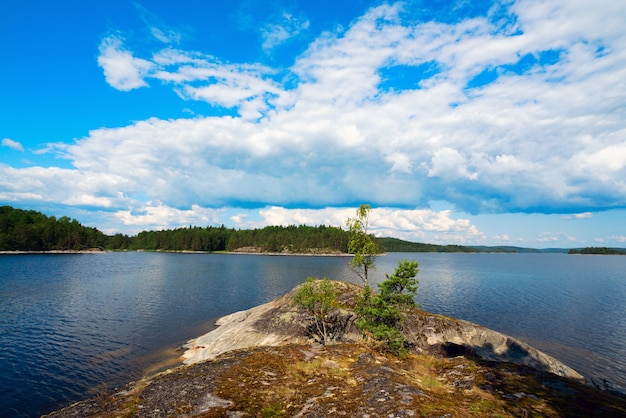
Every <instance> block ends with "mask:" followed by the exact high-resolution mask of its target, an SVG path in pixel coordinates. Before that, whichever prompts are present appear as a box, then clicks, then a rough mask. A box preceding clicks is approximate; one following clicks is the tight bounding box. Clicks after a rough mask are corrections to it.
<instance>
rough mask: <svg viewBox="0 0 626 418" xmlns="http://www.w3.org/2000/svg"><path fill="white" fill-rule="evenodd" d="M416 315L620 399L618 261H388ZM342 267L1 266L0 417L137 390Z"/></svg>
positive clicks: (269, 260) (203, 262)
mask: <svg viewBox="0 0 626 418" xmlns="http://www.w3.org/2000/svg"><path fill="white" fill-rule="evenodd" d="M404 258H409V259H414V260H417V261H419V262H420V273H419V276H418V278H419V280H420V289H419V292H418V297H417V301H418V303H420V304H421V305H422V307H423V308H425V309H426V310H429V311H431V312H435V313H441V314H445V315H450V316H454V317H458V318H462V319H466V320H469V321H473V322H477V323H479V324H481V325H484V326H487V327H489V328H493V329H495V330H498V331H501V332H505V333H507V334H510V335H513V336H516V337H518V338H521V339H522V340H524V341H526V342H528V343H530V344H532V345H534V346H536V347H537V348H539V349H541V350H543V351H545V352H547V353H548V354H550V355H552V356H554V357H556V358H558V359H560V360H562V361H564V362H565V363H567V364H568V365H570V366H572V367H574V368H575V369H577V370H578V371H579V372H581V373H583V374H584V375H585V376H587V377H592V378H594V379H595V380H598V381H600V380H601V379H607V381H608V382H610V384H612V385H614V386H615V387H616V388H618V389H621V390H626V361H625V359H626V304H625V303H624V301H625V300H626V257H619V256H568V255H564V254H431V253H427V254H397V253H395V254H394V253H392V254H389V255H386V256H382V257H379V258H378V260H377V264H378V268H377V270H376V271H375V272H374V277H373V281H374V282H377V281H380V280H383V279H384V273H390V272H392V271H393V270H394V268H395V266H396V264H397V261H398V260H399V259H404ZM347 260H348V259H347V258H345V257H295V256H294V257H276V256H250V255H225V254H222V255H218V254H169V253H106V254H81V255H53V254H45V255H44V254H42V255H2V256H0V353H1V354H0V416H2V417H4V416H6V417H34V416H39V415H41V414H43V413H47V412H49V411H51V410H53V409H55V408H58V407H60V406H63V405H66V404H68V403H71V402H74V401H76V400H79V399H81V398H83V397H85V396H87V395H88V394H90V393H94V392H96V391H98V390H103V389H104V388H106V387H110V386H119V385H123V384H124V383H126V382H127V381H130V380H134V379H137V378H140V377H141V376H142V375H143V374H144V373H145V371H146V369H148V368H151V366H153V365H154V364H155V363H157V362H159V361H160V360H162V359H163V358H164V357H166V354H167V355H169V356H170V358H171V356H172V350H173V349H174V348H177V347H180V345H181V344H183V343H184V342H185V341H186V340H188V339H190V338H194V337H196V336H198V335H200V334H202V333H204V332H206V331H207V330H209V329H211V327H212V324H213V322H214V320H215V319H216V318H218V317H220V316H223V315H226V314H228V313H231V312H234V311H238V310H242V309H247V308H250V307H252V306H255V305H258V304H260V303H264V302H267V301H269V300H272V299H274V298H276V297H278V296H281V295H283V294H284V293H285V292H287V291H289V290H290V289H291V288H293V287H294V286H295V285H297V284H298V283H301V282H302V281H304V280H305V279H306V278H307V277H308V276H316V277H324V276H327V277H329V278H333V279H340V280H349V281H358V279H355V277H354V275H353V273H352V272H351V271H350V270H349V269H348V268H347V265H346V264H347Z"/></svg>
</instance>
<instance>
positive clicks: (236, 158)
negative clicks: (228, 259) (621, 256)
mask: <svg viewBox="0 0 626 418" xmlns="http://www.w3.org/2000/svg"><path fill="white" fill-rule="evenodd" d="M625 24H626V2H622V1H615V0H597V1H594V2H590V1H588V0H551V1H538V0H519V1H509V0H504V1H467V0H459V1H456V2H455V1H447V0H446V1H443V0H433V1H426V0H423V1H419V0H418V1H412V0H408V1H404V2H379V1H364V0H350V1H346V0H333V1H332V2H331V1H327V0H320V1H316V2H311V1H294V0H290V1H286V0H262V1H261V0H231V1H228V2H217V1H205V0H180V1H177V2H171V1H157V0H152V1H148V0H144V1H126V0H109V1H106V2H85V1H82V0H81V1H79V0H75V1H70V0H58V1H54V2H52V1H47V0H19V1H17V0H6V1H2V2H0V39H2V41H1V42H0V60H1V62H0V141H1V143H0V205H10V206H13V207H16V208H20V209H29V210H30V209H32V210H37V211H41V212H43V213H45V214H47V215H50V216H51V215H54V216H57V217H60V216H69V217H71V218H74V219H77V220H78V221H79V222H81V223H82V224H83V225H86V226H92V227H96V228H98V229H100V230H101V231H103V232H105V233H108V234H113V233H118V232H121V233H125V234H129V235H133V234H136V233H138V232H140V231H142V230H157V229H168V228H177V227H183V226H189V225H194V226H210V225H222V224H223V225H226V226H227V227H233V228H260V227H263V226H266V225H292V224H295V225H298V224H307V225H320V224H324V225H334V226H345V221H346V219H347V218H348V217H351V216H354V215H355V210H356V208H357V207H358V206H359V205H360V204H362V203H367V204H370V205H371V206H372V208H373V210H372V214H371V224H372V228H371V231H372V232H373V233H375V234H376V235H377V236H393V237H397V238H401V239H406V240H410V241H416V242H428V243H436V244H462V245H513V246H522V247H533V248H550V247H559V248H572V247H584V246H608V247H620V248H623V247H626V30H624V27H625Z"/></svg>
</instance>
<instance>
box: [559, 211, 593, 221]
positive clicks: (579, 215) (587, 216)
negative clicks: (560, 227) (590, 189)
mask: <svg viewBox="0 0 626 418" xmlns="http://www.w3.org/2000/svg"><path fill="white" fill-rule="evenodd" d="M561 219H565V220H569V219H593V213H591V212H583V213H575V214H573V215H565V216H562V217H561Z"/></svg>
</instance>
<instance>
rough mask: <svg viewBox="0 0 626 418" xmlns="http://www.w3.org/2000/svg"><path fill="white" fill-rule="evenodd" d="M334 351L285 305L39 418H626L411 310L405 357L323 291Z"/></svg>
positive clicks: (563, 380)
mask: <svg viewBox="0 0 626 418" xmlns="http://www.w3.org/2000/svg"><path fill="white" fill-rule="evenodd" d="M332 283H333V286H334V287H335V288H336V289H337V291H338V292H337V300H338V305H337V307H336V308H335V309H333V310H332V312H330V313H329V314H328V315H329V316H332V318H331V321H330V323H332V324H333V326H332V327H331V328H332V329H330V330H329V332H330V333H331V334H332V336H333V338H332V342H331V343H329V344H326V345H322V344H320V343H319V341H316V339H315V335H313V334H314V333H313V332H312V328H311V326H312V325H311V324H312V322H311V321H312V318H311V314H310V313H309V312H308V311H307V310H306V309H304V308H303V307H302V306H300V305H298V304H297V303H294V296H295V295H296V293H297V292H298V290H299V289H300V288H301V286H302V285H300V286H298V287H296V288H295V289H294V290H292V291H291V292H289V293H288V294H286V295H285V296H283V297H281V298H279V299H276V300H274V301H272V302H269V303H266V304H263V305H260V306H257V307H254V308H252V309H249V310H246V311H242V312H236V313H233V314H231V315H228V316H225V317H223V318H221V319H220V320H219V321H218V322H217V325H219V327H218V328H217V329H215V330H214V331H212V332H210V333H208V334H205V335H203V336H201V337H198V338H196V339H194V340H191V341H189V342H188V343H187V344H186V345H185V347H184V348H185V351H184V354H183V356H182V359H181V360H182V362H183V364H182V365H180V366H178V367H176V368H173V369H170V370H167V371H165V372H162V373H159V374H157V375H155V376H150V377H146V378H144V379H142V380H141V381H138V382H133V383H130V384H129V385H128V386H127V387H125V388H123V389H121V390H114V391H110V392H106V393H102V394H100V395H98V396H96V397H94V398H92V399H89V400H86V401H83V402H79V403H77V404H74V405H71V406H69V407H67V408H65V409H63V410H60V411H56V412H54V413H52V414H50V415H48V416H49V417H54V418H66V417H172V416H179V417H281V416H282V417H326V416H345V417H357V416H358V417H383V416H384V417H485V416H515V417H530V416H547V417H568V416H598V417H600V416H602V417H611V416H626V396H624V395H622V394H619V393H616V392H612V391H610V390H602V388H598V387H594V386H593V385H589V384H586V383H585V381H584V378H583V377H582V376H581V375H579V374H578V373H577V372H576V371H574V370H573V369H571V368H570V367H568V366H566V365H564V364H562V363H561V362H559V361H558V360H556V359H554V358H552V357H550V356H548V355H546V354H544V353H542V352H540V351H538V350H536V349H534V348H533V347H530V346H529V345H527V344H525V343H523V342H521V341H519V340H516V339H514V338H512V337H509V336H507V335H504V334H501V333H498V332H495V331H492V330H489V329H487V328H484V327H481V326H479V325H476V324H473V323H470V322H466V321H461V320H457V319H454V318H450V317H445V316H441V315H434V314H431V313H428V312H425V311H422V310H420V309H418V308H413V309H411V310H410V312H408V313H407V314H406V315H405V318H404V321H403V323H402V324H403V325H402V326H403V332H404V334H405V335H406V344H407V347H408V351H407V353H406V355H403V356H400V357H398V356H394V355H392V354H389V353H387V352H385V351H384V350H381V349H380V346H378V345H377V342H376V341H372V340H371V339H369V340H368V338H367V337H365V338H364V336H363V332H361V331H360V330H359V329H358V328H357V327H355V317H356V316H355V315H356V314H355V309H354V308H355V304H356V303H357V299H358V296H359V294H360V292H361V290H362V287H360V286H357V285H353V284H349V283H345V282H332Z"/></svg>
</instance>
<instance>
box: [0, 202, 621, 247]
mask: <svg viewBox="0 0 626 418" xmlns="http://www.w3.org/2000/svg"><path fill="white" fill-rule="evenodd" d="M348 240H349V231H348V230H344V229H342V228H339V227H334V226H325V225H320V226H306V225H300V226H295V225H290V226H267V227H265V228H261V229H233V228H226V227H225V226H224V225H221V226H207V227H199V226H189V227H183V228H176V229H167V230H161V231H143V232H140V233H139V234H137V235H135V236H129V235H126V234H119V233H118V234H114V235H106V234H104V233H103V232H101V231H100V230H98V229H96V228H92V227H86V226H83V225H81V224H80V223H79V222H78V221H77V220H75V219H70V218H69V217H67V216H63V217H60V218H56V217H55V216H47V215H45V214H43V213H41V212H37V211H34V210H23V209H16V208H13V207H11V206H0V251H55V250H60V251H64V250H69V251H83V250H88V249H103V250H111V251H123V250H128V251H136V250H146V251H206V252H215V251H237V250H240V251H241V250H242V249H244V250H249V251H258V252H270V253H280V252H285V253H344V254H345V253H348V252H349V248H348ZM374 242H375V244H376V251H377V252H378V253H382V252H519V250H520V249H511V248H504V247H470V246H462V245H435V244H423V243H417V242H409V241H404V240H400V239H397V238H375V239H374ZM537 251H539V250H537ZM563 252H565V251H563ZM569 253H570V254H626V250H624V249H614V248H605V247H600V248H595V247H594V248H591V247H590V248H582V249H572V250H570V251H569Z"/></svg>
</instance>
